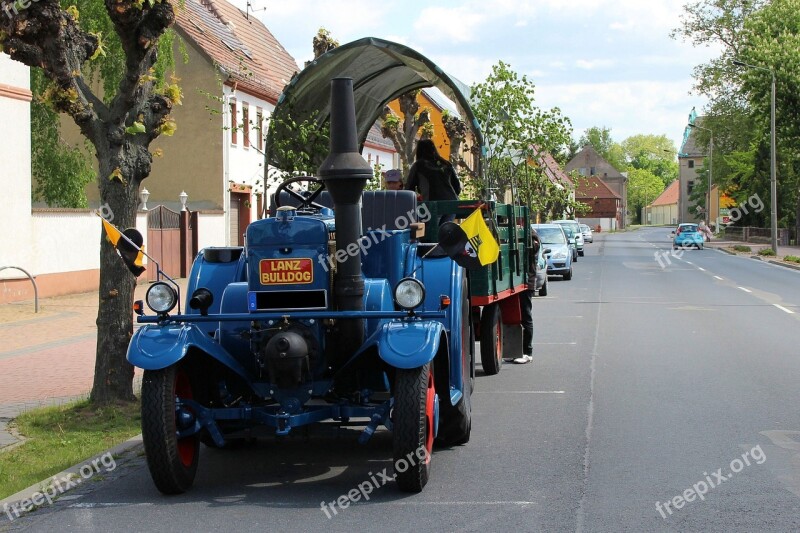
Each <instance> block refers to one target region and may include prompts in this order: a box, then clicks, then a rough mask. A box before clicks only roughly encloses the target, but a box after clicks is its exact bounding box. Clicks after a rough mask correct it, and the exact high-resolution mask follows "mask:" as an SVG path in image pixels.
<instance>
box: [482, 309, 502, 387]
mask: <svg viewBox="0 0 800 533" xmlns="http://www.w3.org/2000/svg"><path fill="white" fill-rule="evenodd" d="M481 364H482V365H483V371H484V372H485V373H486V375H487V376H493V375H495V374H497V373H499V372H500V369H501V368H503V324H502V322H501V321H500V305H499V304H496V303H495V304H489V305H487V306H485V307H484V308H483V312H482V313H481Z"/></svg>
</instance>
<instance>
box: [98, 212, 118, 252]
mask: <svg viewBox="0 0 800 533" xmlns="http://www.w3.org/2000/svg"><path fill="white" fill-rule="evenodd" d="M100 220H102V221H103V228H105V230H106V236H107V237H108V240H109V241H111V244H113V245H114V248H116V247H117V243H118V242H119V237H120V232H119V230H118V229H117V228H116V227H115V226H114V225H113V224H111V223H110V222H109V221H107V220H106V219H104V218H103V217H100ZM95 231H97V230H95Z"/></svg>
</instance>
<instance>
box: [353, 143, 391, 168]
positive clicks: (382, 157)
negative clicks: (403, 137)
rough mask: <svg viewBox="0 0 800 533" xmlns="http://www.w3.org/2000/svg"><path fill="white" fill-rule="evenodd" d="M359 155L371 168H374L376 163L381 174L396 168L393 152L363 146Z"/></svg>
mask: <svg viewBox="0 0 800 533" xmlns="http://www.w3.org/2000/svg"><path fill="white" fill-rule="evenodd" d="M361 155H362V156H363V157H364V159H365V160H366V161H367V162H368V163H369V164H370V166H371V167H374V166H375V164H376V163H378V164H380V166H381V171H382V172H383V171H386V170H392V169H394V168H397V166H396V162H395V157H394V155H395V152H390V151H388V150H383V149H380V148H375V147H374V146H368V145H364V149H363V150H362V151H361Z"/></svg>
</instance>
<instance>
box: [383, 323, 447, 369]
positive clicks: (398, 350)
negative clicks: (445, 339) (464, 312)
mask: <svg viewBox="0 0 800 533" xmlns="http://www.w3.org/2000/svg"><path fill="white" fill-rule="evenodd" d="M443 331H444V327H443V326H442V323H441V322H438V321H436V320H423V321H418V322H406V321H401V322H387V323H385V324H383V325H382V326H381V328H380V329H379V330H378V354H379V355H380V358H381V359H383V360H384V361H385V362H386V363H387V364H389V365H391V366H393V367H395V368H417V367H420V366H422V365H424V364H425V363H429V362H430V361H433V357H434V356H435V355H436V351H437V350H438V349H439V340H440V339H441V336H442V332H443Z"/></svg>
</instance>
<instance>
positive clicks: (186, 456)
mask: <svg viewBox="0 0 800 533" xmlns="http://www.w3.org/2000/svg"><path fill="white" fill-rule="evenodd" d="M175 396H177V397H178V398H184V399H186V400H191V399H192V398H193V396H192V384H191V382H190V381H189V376H187V375H186V372H184V371H183V370H178V371H177V372H175ZM175 416H176V418H177V411H176V413H175ZM176 422H177V421H176ZM176 432H177V427H176ZM195 439H196V437H195V436H191V437H184V438H182V439H178V457H180V459H181V463H183V466H185V467H190V466H192V463H193V462H194V454H195V453H196V451H195V444H196V443H195Z"/></svg>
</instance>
